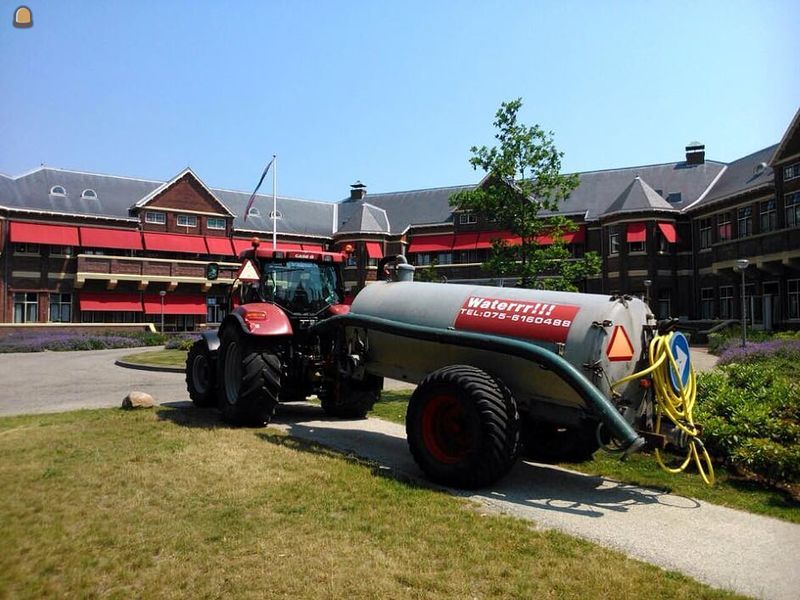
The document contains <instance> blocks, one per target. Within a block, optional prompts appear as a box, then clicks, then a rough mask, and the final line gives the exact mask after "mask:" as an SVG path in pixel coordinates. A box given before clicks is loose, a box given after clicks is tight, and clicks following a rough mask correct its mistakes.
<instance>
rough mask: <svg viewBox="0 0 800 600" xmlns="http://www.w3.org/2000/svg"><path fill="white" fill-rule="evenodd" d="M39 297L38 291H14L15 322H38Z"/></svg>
mask: <svg viewBox="0 0 800 600" xmlns="http://www.w3.org/2000/svg"><path fill="white" fill-rule="evenodd" d="M38 314H39V299H38V294H37V293H36V292H14V323H36V321H37V320H38Z"/></svg>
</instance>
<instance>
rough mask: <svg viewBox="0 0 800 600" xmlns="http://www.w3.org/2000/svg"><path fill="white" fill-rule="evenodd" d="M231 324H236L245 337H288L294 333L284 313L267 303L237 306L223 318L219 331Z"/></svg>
mask: <svg viewBox="0 0 800 600" xmlns="http://www.w3.org/2000/svg"><path fill="white" fill-rule="evenodd" d="M233 322H236V323H238V325H239V327H241V329H242V332H243V333H245V334H247V335H257V336H278V335H280V336H288V335H292V334H293V333H294V331H293V330H292V324H291V323H290V322H289V317H287V316H286V313H285V312H283V310H282V309H281V308H280V307H278V306H276V305H275V304H269V303H267V302H252V303H249V304H242V305H241V306H237V307H236V308H234V309H233V311H232V312H231V313H230V314H229V315H228V316H227V317H225V322H223V324H222V326H221V327H220V330H222V328H223V327H225V326H226V325H227V324H228V323H231V324H233Z"/></svg>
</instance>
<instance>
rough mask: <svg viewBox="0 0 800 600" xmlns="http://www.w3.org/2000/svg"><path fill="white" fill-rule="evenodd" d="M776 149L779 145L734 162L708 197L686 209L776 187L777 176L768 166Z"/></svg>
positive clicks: (693, 208)
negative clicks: (760, 189)
mask: <svg viewBox="0 0 800 600" xmlns="http://www.w3.org/2000/svg"><path fill="white" fill-rule="evenodd" d="M776 148H777V144H776V145H774V146H768V147H767V148H762V149H761V150H759V151H757V152H753V153H752V154H749V155H747V156H745V157H743V158H740V159H739V160H735V161H733V162H732V163H730V164H729V165H728V167H727V168H726V169H725V172H724V173H723V174H722V176H721V177H720V178H719V181H717V182H716V183H715V184H714V187H713V188H711V191H710V192H709V193H708V195H706V196H705V197H704V198H702V199H701V200H700V201H699V202H697V203H693V204H691V205H689V206H687V207H686V208H691V209H692V210H695V209H697V208H700V207H702V206H708V205H709V204H712V203H714V202H717V201H719V200H724V199H725V198H730V197H732V196H738V195H739V194H742V193H744V192H749V191H754V190H756V189H758V188H762V187H763V188H769V187H770V186H772V185H774V183H775V176H774V173H773V171H772V167H770V166H769V165H768V164H767V161H768V160H769V159H770V157H771V156H772V155H773V154H774V153H775V149H776Z"/></svg>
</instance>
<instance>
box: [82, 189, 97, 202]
mask: <svg viewBox="0 0 800 600" xmlns="http://www.w3.org/2000/svg"><path fill="white" fill-rule="evenodd" d="M81 199H82V200H97V192H95V191H94V190H83V191H82V192H81Z"/></svg>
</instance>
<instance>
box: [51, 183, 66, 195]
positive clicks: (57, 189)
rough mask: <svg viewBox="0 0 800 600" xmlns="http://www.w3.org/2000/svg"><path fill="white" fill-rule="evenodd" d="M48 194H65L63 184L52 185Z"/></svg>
mask: <svg viewBox="0 0 800 600" xmlns="http://www.w3.org/2000/svg"><path fill="white" fill-rule="evenodd" d="M50 195H51V196H66V195H67V190H65V189H64V186H63V185H54V186H53V187H51V188H50Z"/></svg>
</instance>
